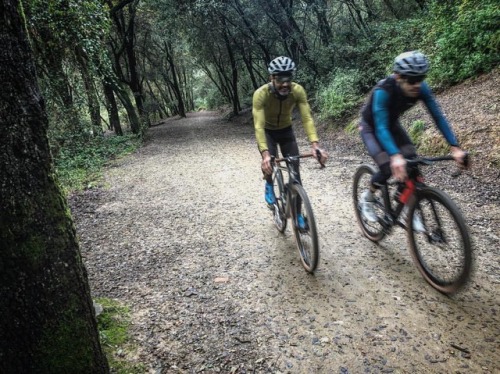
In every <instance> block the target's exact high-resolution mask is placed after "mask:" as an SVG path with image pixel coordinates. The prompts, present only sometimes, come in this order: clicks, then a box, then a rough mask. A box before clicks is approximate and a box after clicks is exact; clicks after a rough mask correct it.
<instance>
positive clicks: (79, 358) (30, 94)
mask: <svg viewBox="0 0 500 374" xmlns="http://www.w3.org/2000/svg"><path fill="white" fill-rule="evenodd" d="M20 13H21V7H20V4H19V1H18V0H0V45H1V46H2V47H1V48H0V87H1V89H0V372H1V373H85V374H88V373H108V372H109V368H108V364H107V361H106V358H105V356H104V354H103V351H102V349H101V346H100V343H99V335H98V331H97V324H96V320H95V316H94V310H93V306H92V300H91V297H90V289H89V286H88V280H87V274H86V271H85V268H84V266H83V264H82V259H81V256H80V252H79V247H78V242H77V239H76V233H75V229H74V226H73V223H72V219H71V216H70V212H69V209H68V206H67V203H66V200H65V198H64V196H63V195H62V193H61V190H60V189H59V188H58V186H57V184H56V182H55V179H54V170H53V166H52V159H51V156H50V151H49V144H48V139H47V128H48V121H47V116H46V114H45V111H44V106H43V100H42V98H41V97H40V93H39V90H38V86H37V84H36V76H35V71H34V64H33V56H32V53H31V50H30V47H29V44H28V42H27V38H26V34H25V31H24V29H23V24H24V22H23V19H22V18H21V16H20Z"/></svg>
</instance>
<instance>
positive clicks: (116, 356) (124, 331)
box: [96, 298, 147, 374]
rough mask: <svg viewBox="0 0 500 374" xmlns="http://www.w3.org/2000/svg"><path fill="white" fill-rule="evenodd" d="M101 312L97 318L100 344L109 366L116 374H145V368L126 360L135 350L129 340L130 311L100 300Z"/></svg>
mask: <svg viewBox="0 0 500 374" xmlns="http://www.w3.org/2000/svg"><path fill="white" fill-rule="evenodd" d="M96 303H98V304H100V305H102V307H103V312H102V313H101V314H100V315H99V316H97V325H98V329H99V335H100V338H101V343H102V346H103V349H104V352H105V353H106V357H107V358H108V362H109V366H110V368H111V370H112V372H114V373H118V374H142V373H146V372H147V369H146V366H145V365H144V364H142V363H137V362H134V361H133V360H131V359H129V358H127V357H130V356H133V353H134V352H135V351H136V350H137V348H136V346H135V345H134V344H133V342H132V341H131V339H130V335H129V329H130V310H129V308H128V306H126V305H123V304H122V303H120V302H119V301H116V300H111V299H106V298H100V299H97V300H96Z"/></svg>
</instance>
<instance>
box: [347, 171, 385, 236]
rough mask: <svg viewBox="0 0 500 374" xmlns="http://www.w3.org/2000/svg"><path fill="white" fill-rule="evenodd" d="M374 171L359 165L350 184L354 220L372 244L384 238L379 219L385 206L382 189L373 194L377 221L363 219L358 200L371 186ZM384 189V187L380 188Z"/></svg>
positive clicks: (383, 213)
mask: <svg viewBox="0 0 500 374" xmlns="http://www.w3.org/2000/svg"><path fill="white" fill-rule="evenodd" d="M375 172H376V170H375V168H374V167H373V166H370V165H361V166H360V167H359V168H358V170H356V173H355V174H354V179H353V183H352V199H353V202H354V212H355V215H356V219H357V221H358V224H359V227H360V228H361V231H362V232H363V235H364V236H366V237H367V238H368V239H370V240H371V241H374V242H378V241H380V240H382V239H383V237H384V236H385V231H384V227H383V226H382V224H381V221H382V220H381V219H382V218H383V217H384V215H385V205H384V199H383V195H382V191H383V190H382V189H379V190H377V191H375V192H374V197H375V206H374V208H375V213H376V214H377V216H378V218H379V221H378V222H371V221H368V220H367V219H366V218H364V217H363V214H362V212H361V205H360V199H361V195H362V194H363V192H365V191H367V190H368V189H369V188H370V185H371V178H372V175H373V174H375ZM382 188H386V187H382Z"/></svg>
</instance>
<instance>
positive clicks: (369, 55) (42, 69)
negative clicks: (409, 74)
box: [0, 0, 500, 373]
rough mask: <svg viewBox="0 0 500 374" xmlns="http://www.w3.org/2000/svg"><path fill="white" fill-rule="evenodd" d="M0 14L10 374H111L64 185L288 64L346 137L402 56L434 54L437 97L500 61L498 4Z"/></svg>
mask: <svg viewBox="0 0 500 374" xmlns="http://www.w3.org/2000/svg"><path fill="white" fill-rule="evenodd" d="M0 17H1V18H0V21H1V22H0V42H2V43H1V44H2V46H3V48H2V49H1V52H0V83H2V87H3V89H2V91H1V92H0V103H1V104H0V128H2V132H0V133H1V141H0V148H1V149H0V150H1V152H0V169H1V173H0V239H1V240H0V243H1V246H0V250H1V251H0V278H1V279H0V295H1V299H2V300H3V301H4V302H3V303H2V306H1V307H0V324H1V326H0V331H2V333H3V334H4V335H3V338H2V339H0V341H1V342H0V358H1V359H0V362H1V365H0V371H2V372H33V371H30V370H32V369H33V368H35V367H37V368H38V369H39V370H38V372H50V373H54V372H68V371H67V370H66V369H67V368H68V367H70V368H75V367H79V368H81V372H82V373H84V372H85V373H86V372H96V373H97V372H102V373H106V372H108V371H109V367H108V364H107V362H106V360H105V359H104V356H103V354H102V350H101V346H100V343H99V339H98V338H100V339H101V340H103V338H104V337H105V336H103V335H102V330H101V331H100V335H99V336H98V334H97V329H96V327H97V326H96V320H95V316H94V308H93V304H92V300H91V299H90V290H89V286H88V283H87V276H86V271H85V269H84V267H83V265H82V260H81V257H80V253H79V248H78V243H77V240H76V233H75V230H74V226H73V222H72V220H71V215H70V212H69V209H68V207H67V204H66V200H65V199H64V197H63V196H62V194H61V190H60V189H59V187H60V186H62V187H63V189H64V191H63V192H64V194H66V195H67V194H68V193H70V192H71V191H74V190H78V189H84V188H88V187H92V185H93V183H95V181H96V180H97V179H98V177H99V174H100V172H101V169H102V167H103V166H104V165H105V164H106V162H107V161H109V160H110V159H112V158H114V157H118V156H119V155H121V154H124V153H127V152H130V151H133V150H134V149H136V148H137V147H140V146H141V144H142V141H143V140H144V139H145V137H146V136H147V134H148V129H149V128H150V127H151V126H153V125H155V124H157V123H159V122H161V121H163V120H164V119H166V118H168V117H174V116H179V117H185V116H186V113H188V112H190V111H199V110H221V111H223V112H225V113H228V115H229V116H230V117H231V116H237V115H238V114H239V113H241V112H242V111H243V109H245V108H249V107H250V106H251V97H252V94H253V92H254V90H255V89H256V88H257V87H259V86H260V85H262V84H263V83H265V82H266V81H267V80H268V74H267V70H266V67H267V64H268V62H269V61H270V60H271V59H273V58H274V57H276V56H279V55H287V56H290V57H291V58H292V59H294V61H295V62H296V63H297V65H298V71H297V74H296V78H295V79H296V80H297V81H298V82H300V83H301V84H302V85H304V86H305V88H306V90H307V91H308V93H309V100H310V103H311V106H312V107H313V110H314V112H315V115H316V117H317V119H318V121H320V122H321V123H322V125H323V126H324V127H325V128H326V129H327V130H331V131H337V132H339V131H343V130H346V131H349V130H352V129H353V128H355V126H354V124H355V120H353V119H354V118H355V117H356V113H357V111H358V109H359V106H360V104H361V103H362V101H363V99H364V97H365V96H366V94H367V93H368V91H369V90H370V88H371V87H372V86H373V85H374V84H375V83H376V82H377V80H379V79H380V78H382V77H383V76H385V75H386V74H388V73H390V70H391V65H392V61H393V58H394V56H396V55H398V54H399V53H401V52H403V51H408V50H415V49H418V50H420V51H422V52H424V53H425V54H427V55H428V56H429V58H430V60H431V65H432V68H431V71H430V73H429V76H428V81H429V83H430V84H431V86H432V87H433V88H434V90H436V91H439V90H442V89H446V88H449V87H450V86H453V85H456V84H458V83H461V82H463V81H465V80H467V79H469V78H475V77H478V76H480V75H483V74H484V73H488V72H490V71H492V70H497V69H498V65H499V62H500V29H499V28H498V25H499V24H500V7H499V6H498V1H497V0H460V1H446V0H443V1H427V0H414V1H411V0H404V1H402V0H401V1H400V0H303V1H293V0H288V1H285V0H272V1H269V0H265V1H264V0H252V1H250V0H226V1H210V0H182V1H180V0H154V1H153V0H121V1H112V0H81V1H78V2H77V1H70V0H44V1H41V0H26V1H19V0H1V1H0ZM409 126H410V129H409V130H411V131H410V133H411V134H412V136H414V137H415V139H418V138H419V136H420V135H421V133H422V132H423V131H425V130H426V129H425V124H423V123H422V122H419V121H416V122H414V123H412V124H410V125H409ZM461 140H462V139H461ZM496 140H497V139H496ZM422 145H424V146H425V144H421V146H422ZM431 145H435V146H437V147H439V144H436V143H431ZM427 150H428V151H432V149H427ZM52 161H54V164H55V173H53V170H54V169H53V164H52ZM499 162H500V154H499V150H498V144H496V147H493V148H492V152H490V154H489V155H488V167H494V168H498V165H499ZM82 332H85V333H82ZM76 337H78V339H76ZM104 340H105V339H104ZM105 345H106V344H105ZM107 345H109V344H107ZM61 352H65V353H64V354H61ZM89 357H92V360H90V359H89ZM2 365H3V366H2ZM20 368H24V369H23V370H21V369H20ZM42 368H44V369H45V371H43V370H42Z"/></svg>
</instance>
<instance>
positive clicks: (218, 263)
mask: <svg viewBox="0 0 500 374" xmlns="http://www.w3.org/2000/svg"><path fill="white" fill-rule="evenodd" d="M298 134H299V135H300V130H298ZM320 136H321V134H320ZM298 138H299V139H305V138H304V137H302V136H298ZM300 148H301V150H303V151H307V150H308V146H307V144H306V143H301V144H300ZM328 151H329V152H330V162H329V164H328V165H327V168H326V169H321V170H320V169H319V165H318V164H317V163H316V162H315V161H314V160H312V159H306V160H304V161H303V162H302V163H301V173H302V180H303V184H304V187H305V189H306V191H307V193H308V195H309V198H310V200H311V203H312V206H313V209H314V213H315V217H316V221H317V226H318V233H319V238H320V263H319V266H318V270H317V271H316V273H315V275H308V274H307V273H306V272H305V271H304V269H303V268H302V266H301V263H300V258H299V254H298V253H297V250H296V248H295V243H294V239H293V237H292V233H291V231H290V228H288V229H287V231H286V232H285V234H284V235H282V234H280V233H278V231H277V230H276V229H275V227H274V225H273V222H272V217H271V213H270V211H269V210H268V208H267V207H266V206H265V204H264V200H263V192H264V183H263V181H262V176H261V174H260V159H259V154H258V151H257V148H256V144H255V139H254V134H253V128H252V124H251V122H249V121H248V120H243V119H242V118H239V119H238V118H236V119H235V120H233V121H226V120H223V119H221V118H220V117H218V116H217V115H216V114H214V113H198V114H190V115H189V116H188V118H185V119H170V120H167V121H165V122H164V123H162V124H161V125H159V126H156V127H154V128H152V129H151V130H150V132H149V140H148V141H147V143H146V144H145V146H144V147H143V148H142V149H140V150H139V151H138V152H137V153H136V154H134V155H131V156H128V157H126V158H125V159H122V160H120V161H117V162H116V163H115V164H114V165H112V166H111V167H109V168H108V170H107V172H106V178H105V183H104V186H103V187H101V188H98V189H92V190H88V191H85V192H83V193H81V194H78V195H74V196H73V197H72V198H71V200H70V202H71V207H72V211H73V215H74V218H75V222H76V225H77V231H78V234H79V236H80V240H81V247H82V254H83V257H84V262H85V265H86V267H87V270H88V272H89V278H90V283H91V289H92V292H93V297H107V298H114V299H117V300H119V301H120V302H123V303H124V304H127V305H129V306H130V309H131V313H132V322H133V325H132V334H133V339H134V341H135V342H136V343H137V344H138V347H139V348H138V351H137V352H132V353H130V354H128V356H127V358H128V359H129V360H131V361H137V362H142V363H144V365H145V366H146V368H147V372H149V373H391V372H392V373H429V372H433V373H495V372H498V371H499V370H500V366H499V363H500V354H499V338H500V317H499V313H500V300H499V292H498V291H499V284H500V276H499V272H498V257H497V256H498V253H495V252H494V251H492V246H493V245H494V244H495V240H496V239H495V237H496V235H495V234H490V235H482V232H481V231H478V230H476V229H474V228H473V229H472V230H471V233H472V235H473V237H474V240H475V243H474V246H475V248H476V249H477V251H476V254H477V269H476V273H475V275H474V279H473V281H472V282H471V284H470V286H469V287H468V288H467V289H465V290H464V291H463V292H461V293H460V294H458V295H456V296H454V297H451V298H448V297H445V296H443V295H441V294H439V293H437V292H436V291H435V290H433V289H432V288H431V287H430V286H429V285H427V284H426V283H425V281H424V280H423V279H422V277H421V276H420V275H419V273H418V272H417V270H416V268H415V266H414V265H413V263H412V261H411V258H410V255H409V253H408V251H407V249H406V237H405V232H404V231H403V230H402V229H396V230H395V231H394V233H393V234H392V235H391V236H390V237H389V238H387V239H385V240H384V241H383V242H382V243H381V245H380V246H377V245H375V244H373V243H371V242H369V241H368V240H367V239H365V238H363V237H362V236H361V234H360V232H359V230H358V228H357V226H356V221H355V217H354V214H353V208H352V202H351V181H352V176H353V173H354V171H355V169H356V167H357V166H359V164H360V162H361V157H359V156H357V155H352V156H350V155H346V154H337V153H335V145H334V144H333V145H332V146H331V147H330V149H328ZM439 183H445V180H444V179H441V180H440V181H439ZM453 198H454V199H457V200H456V201H457V203H458V204H459V205H461V204H462V202H463V201H465V200H467V199H466V198H464V197H463V196H461V194H460V193H459V192H454V195H453ZM497 212H498V210H497ZM485 214H487V213H486V212H484V211H483V212H481V211H470V212H469V211H468V212H467V215H466V216H467V219H468V220H470V221H473V220H475V219H476V218H477V216H476V215H481V217H482V216H484V215H485ZM493 214H495V212H493Z"/></svg>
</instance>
